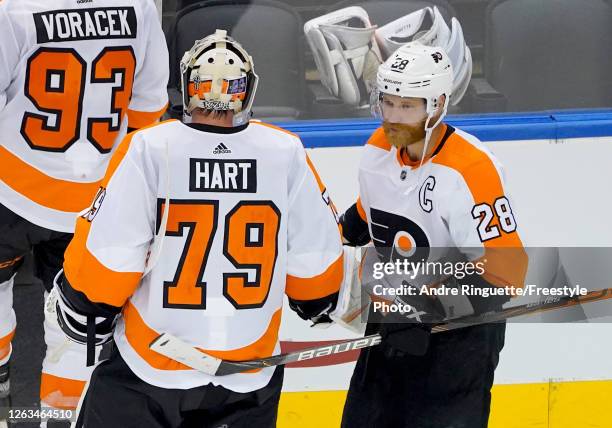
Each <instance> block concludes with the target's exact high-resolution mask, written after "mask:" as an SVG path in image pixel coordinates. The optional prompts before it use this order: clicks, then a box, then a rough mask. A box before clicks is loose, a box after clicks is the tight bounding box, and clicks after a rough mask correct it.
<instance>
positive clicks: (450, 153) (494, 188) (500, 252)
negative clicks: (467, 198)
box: [432, 133, 528, 288]
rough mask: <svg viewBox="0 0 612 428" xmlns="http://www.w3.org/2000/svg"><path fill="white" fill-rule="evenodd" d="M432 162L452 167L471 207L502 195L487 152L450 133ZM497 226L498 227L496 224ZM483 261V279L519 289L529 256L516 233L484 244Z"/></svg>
mask: <svg viewBox="0 0 612 428" xmlns="http://www.w3.org/2000/svg"><path fill="white" fill-rule="evenodd" d="M432 162H434V163H437V164H439V165H444V166H446V167H449V168H452V169H454V170H455V171H457V172H458V173H460V174H461V175H462V177H463V179H464V180H465V183H466V185H467V186H468V189H469V190H470V193H471V194H472V197H473V199H474V204H475V205H478V204H481V203H487V204H490V205H492V204H493V203H494V201H495V200H496V199H497V198H499V197H500V196H503V195H504V189H503V186H502V182H501V178H500V176H499V173H498V171H497V168H495V165H494V164H493V162H492V160H491V159H490V158H489V157H488V156H487V154H486V153H484V152H483V151H481V150H479V149H478V148H476V147H475V146H474V145H472V144H470V143H469V142H468V141H466V140H465V139H464V138H463V137H461V136H459V135H457V134H456V133H453V134H452V135H451V136H450V137H449V139H448V140H447V143H446V144H445V146H444V148H443V149H442V150H441V151H440V152H439V153H438V155H437V156H435V157H434V158H433V160H432ZM498 227H499V225H498ZM483 245H484V248H485V254H484V256H483V257H482V258H481V260H483V261H484V260H486V266H485V271H486V273H485V274H484V275H483V276H484V278H485V279H486V280H487V281H489V282H491V283H492V284H494V285H499V286H505V285H512V286H515V287H520V288H522V287H523V286H524V284H525V275H526V274H527V264H528V256H527V253H526V252H525V249H524V248H523V243H522V242H521V239H520V237H519V234H518V232H516V231H514V232H512V233H503V232H502V234H501V235H500V236H499V237H498V238H495V239H491V240H487V241H485V242H484V243H483Z"/></svg>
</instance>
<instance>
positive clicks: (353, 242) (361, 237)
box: [340, 198, 371, 247]
mask: <svg viewBox="0 0 612 428" xmlns="http://www.w3.org/2000/svg"><path fill="white" fill-rule="evenodd" d="M340 225H341V226H342V243H343V244H345V245H350V246H352V247H359V246H362V245H366V244H367V243H368V242H370V240H371V239H370V231H369V229H368V221H367V218H366V213H365V210H364V209H363V205H362V204H361V199H359V198H358V199H357V202H355V203H354V204H353V205H351V206H350V207H349V208H348V209H347V210H346V211H345V212H344V213H343V214H342V215H341V216H340Z"/></svg>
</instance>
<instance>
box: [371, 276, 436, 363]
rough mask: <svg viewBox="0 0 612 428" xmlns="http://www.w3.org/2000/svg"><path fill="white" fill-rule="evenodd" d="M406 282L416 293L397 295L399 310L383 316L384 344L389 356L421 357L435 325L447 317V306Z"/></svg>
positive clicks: (381, 332)
mask: <svg viewBox="0 0 612 428" xmlns="http://www.w3.org/2000/svg"><path fill="white" fill-rule="evenodd" d="M403 285H404V289H405V290H407V289H408V288H412V289H413V290H414V291H415V295H412V296H411V295H405V296H401V297H398V298H397V299H396V301H395V302H394V303H395V306H394V307H395V308H398V309H400V310H399V311H393V312H389V313H387V315H386V316H384V317H383V320H382V322H381V328H380V334H381V336H382V346H383V347H384V350H385V353H386V354H387V356H390V357H402V356H404V355H416V356H422V355H424V354H425V353H426V352H427V348H428V346H429V336H430V335H431V327H432V325H433V324H436V323H439V322H441V321H442V320H443V319H444V316H445V312H444V308H443V307H442V304H441V303H440V301H439V300H438V299H436V298H434V297H430V296H425V295H419V294H418V292H417V290H416V289H415V288H414V287H413V286H411V285H410V284H408V283H407V282H404V283H403Z"/></svg>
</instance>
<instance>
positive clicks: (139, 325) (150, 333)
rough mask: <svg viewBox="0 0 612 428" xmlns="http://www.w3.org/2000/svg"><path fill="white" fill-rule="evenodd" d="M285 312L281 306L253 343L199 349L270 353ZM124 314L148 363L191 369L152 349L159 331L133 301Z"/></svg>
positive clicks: (249, 355) (233, 357) (246, 356)
mask: <svg viewBox="0 0 612 428" xmlns="http://www.w3.org/2000/svg"><path fill="white" fill-rule="evenodd" d="M281 313H282V309H278V310H277V311H276V312H275V313H274V314H273V315H272V318H271V320H270V323H269V324H268V327H267V329H266V331H265V332H264V333H263V334H262V336H261V337H260V338H259V339H257V340H256V341H255V342H253V343H251V344H250V345H247V346H245V347H242V348H238V349H232V350H229V351H218V350H205V349H200V348H196V349H198V350H199V351H200V352H204V353H206V354H209V355H212V356H214V357H217V358H221V359H224V360H230V361H245V360H252V359H255V358H266V357H269V356H271V355H272V353H273V352H274V348H275V347H276V343H277V341H278V329H279V327H280V322H281ZM123 318H124V322H125V336H126V338H127V341H128V342H129V344H130V345H131V347H132V348H133V349H134V351H136V353H137V354H138V355H139V356H140V357H141V358H142V359H143V360H145V361H146V362H147V364H149V365H150V366H151V367H153V368H155V369H158V370H191V368H190V367H187V366H186V365H184V364H182V363H179V362H178V361H174V360H172V359H170V358H167V357H165V356H163V355H161V354H158V353H157V352H155V351H152V350H151V349H149V345H150V344H151V342H153V340H155V339H156V338H157V337H158V336H159V333H158V332H157V331H155V330H153V329H152V328H151V327H149V326H148V325H147V324H146V323H145V321H144V320H143V319H142V317H141V316H140V313H139V312H138V309H136V307H135V306H134V305H133V304H132V303H128V304H127V305H126V306H125V308H124V309H123ZM258 371H259V370H251V371H249V373H255V372H258Z"/></svg>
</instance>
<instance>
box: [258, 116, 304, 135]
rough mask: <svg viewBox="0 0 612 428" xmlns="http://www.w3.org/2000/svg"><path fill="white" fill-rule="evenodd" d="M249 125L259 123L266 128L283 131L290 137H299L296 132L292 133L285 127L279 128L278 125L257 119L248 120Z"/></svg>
mask: <svg viewBox="0 0 612 428" xmlns="http://www.w3.org/2000/svg"><path fill="white" fill-rule="evenodd" d="M249 123H250V124H251V125H261V126H266V127H268V128H272V129H276V130H277V131H281V132H284V133H285V134H287V135H291V136H292V137H295V138H300V137H299V135H297V134H296V133H293V132H291V131H287V130H286V129H283V128H280V127H278V126H275V125H272V124H270V123H266V122H260V121H259V120H251V121H250V122H249Z"/></svg>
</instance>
